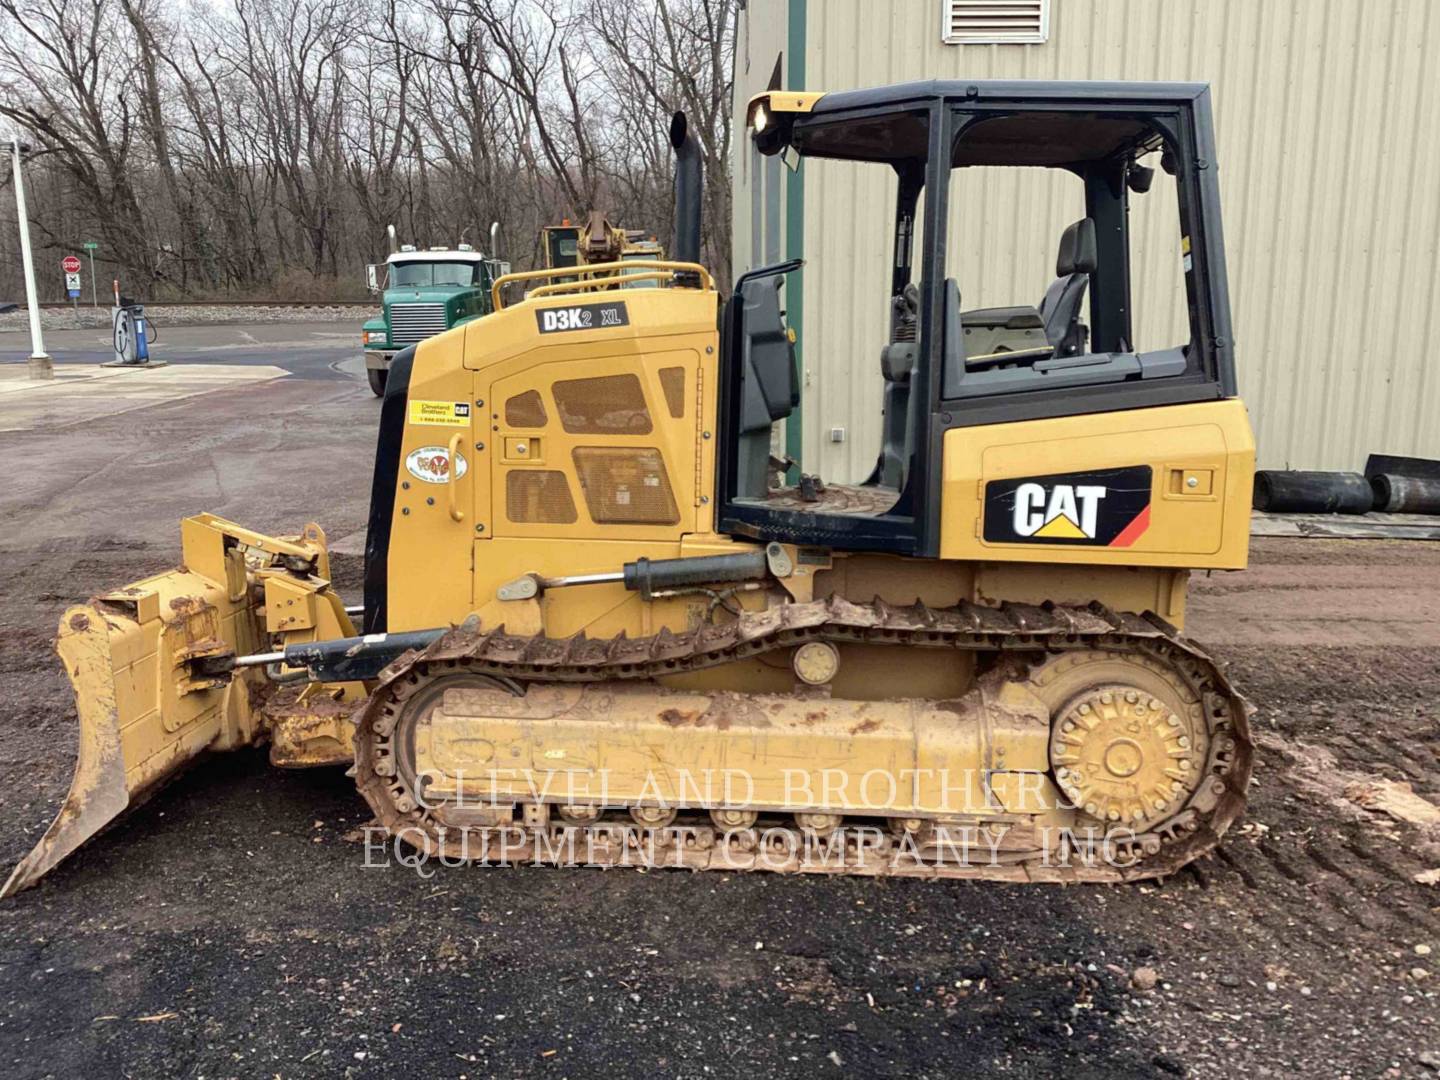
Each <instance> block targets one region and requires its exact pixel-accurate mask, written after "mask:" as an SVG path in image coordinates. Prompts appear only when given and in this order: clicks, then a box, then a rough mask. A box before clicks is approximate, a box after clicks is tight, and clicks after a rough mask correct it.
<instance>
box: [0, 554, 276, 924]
mask: <svg viewBox="0 0 1440 1080" xmlns="http://www.w3.org/2000/svg"><path fill="white" fill-rule="evenodd" d="M240 595H241V597H242V598H241V599H240V600H231V599H230V590H229V588H228V587H227V586H226V585H221V584H217V583H216V582H214V581H212V580H211V579H209V578H207V577H204V576H202V575H199V574H196V573H193V572H190V571H188V570H183V569H181V570H174V571H171V572H169V573H165V574H160V575H157V576H155V577H153V578H149V579H146V580H145V581H142V582H138V583H136V584H135V585H131V586H129V587H127V588H125V589H122V590H120V591H118V592H114V593H108V594H106V595H105V596H104V597H101V598H98V599H96V600H94V601H92V602H91V603H90V604H87V605H84V606H80V607H72V608H70V609H69V610H68V611H66V612H65V614H64V616H63V617H62V618H61V621H60V631H59V635H58V638H57V640H56V645H55V648H56V652H57V653H58V654H59V656H60V659H61V661H62V662H63V663H64V665H65V673H66V675H67V677H68V678H69V679H70V685H71V686H72V688H73V689H74V691H75V710H76V714H77V716H78V720H79V743H78V749H77V753H76V760H75V774H74V777H73V779H72V780H71V783H70V791H69V793H68V794H67V795H66V797H65V801H64V803H63V804H62V805H61V807H60V812H59V813H58V814H56V816H55V820H54V821H53V822H52V823H51V824H50V827H49V828H48V829H47V830H46V831H45V835H44V836H42V837H41V838H40V842H39V843H38V844H36V845H35V847H34V849H33V850H32V851H31V852H30V853H29V854H28V855H26V856H25V858H23V859H21V860H20V862H19V863H18V864H17V865H16V867H15V869H14V870H13V871H12V872H11V874H10V877H9V879H8V880H7V881H6V882H5V887H4V889H3V890H0V897H6V896H11V895H13V894H15V893H17V892H19V891H20V890H22V889H25V888H27V887H29V886H30V885H33V884H35V882H36V881H38V880H39V879H40V878H41V877H43V876H44V875H45V874H46V873H48V872H49V871H50V870H51V869H53V868H54V867H55V866H56V865H57V864H59V863H60V862H61V861H62V860H63V859H65V857H66V856H68V855H69V854H71V853H72V852H73V851H75V850H76V849H77V848H78V847H80V845H81V844H83V843H84V842H85V841H86V840H88V839H89V838H90V837H92V836H94V835H95V834H96V833H97V832H99V831H100V830H101V829H103V828H104V827H105V826H106V825H108V824H109V823H110V822H111V821H113V820H114V819H115V818H116V817H117V816H118V815H120V814H121V813H122V812H124V811H125V809H126V808H127V807H130V806H132V805H134V804H135V803H136V802H137V801H139V800H140V798H141V797H142V796H143V795H145V794H146V793H148V792H149V791H151V790H153V789H154V788H156V787H158V786H159V785H161V784H163V783H164V782H165V781H166V780H168V779H170V778H171V777H172V776H174V775H175V774H176V773H177V772H179V771H180V770H181V769H182V768H184V767H185V765H187V764H188V763H189V762H190V761H191V760H192V759H194V758H195V757H196V756H198V755H199V754H201V753H203V752H205V751H206V750H208V749H211V748H216V749H229V748H231V747H234V746H238V745H242V744H243V743H245V742H248V741H249V736H250V732H251V730H252V727H253V725H252V723H251V720H250V715H251V705H252V690H251V688H250V686H249V684H248V683H247V682H246V681H245V680H244V679H241V678H237V679H235V680H234V681H233V682H231V683H225V682H222V681H221V680H206V679H197V678H196V677H194V676H193V675H192V671H191V664H190V662H191V661H192V660H194V659H195V658H197V657H200V656H205V655H212V654H214V653H217V652H223V651H226V650H230V649H235V648H236V647H240V648H249V647H251V646H252V645H253V643H254V642H253V639H254V636H255V629H254V623H253V612H252V611H251V609H250V605H249V602H248V601H247V600H246V599H244V598H243V597H244V594H243V592H242V593H241V594H240Z"/></svg>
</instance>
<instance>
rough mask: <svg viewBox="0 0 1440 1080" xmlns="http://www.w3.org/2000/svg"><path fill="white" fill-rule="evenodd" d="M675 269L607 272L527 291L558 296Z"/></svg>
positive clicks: (664, 274)
mask: <svg viewBox="0 0 1440 1080" xmlns="http://www.w3.org/2000/svg"><path fill="white" fill-rule="evenodd" d="M673 274H674V271H673V270H642V271H640V273H638V274H607V275H606V276H605V277H597V278H587V279H586V280H584V281H556V282H552V283H551V284H549V285H537V286H536V287H535V288H533V289H531V290H530V291H529V292H528V293H526V294H525V295H526V297H527V298H528V297H531V296H556V295H558V294H560V293H565V292H569V291H571V290H572V289H604V288H607V287H609V286H610V285H613V284H615V283H617V282H621V283H625V284H629V283H630V282H632V281H646V280H648V279H650V278H654V279H656V280H659V279H660V278H667V277H671V276H673Z"/></svg>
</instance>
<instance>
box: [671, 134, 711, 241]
mask: <svg viewBox="0 0 1440 1080" xmlns="http://www.w3.org/2000/svg"><path fill="white" fill-rule="evenodd" d="M670 146H671V147H672V148H673V149H674V151H675V240H674V243H673V245H672V248H671V252H670V257H671V258H672V259H674V260H675V261H676V262H693V263H698V262H699V261H700V205H701V199H702V197H703V196H704V193H705V169H704V166H703V165H701V163H700V147H699V146H697V145H696V142H695V138H694V136H692V135H691V134H690V122H689V121H688V120H687V119H686V117H685V114H684V113H683V112H677V113H676V114H675V115H674V116H673V117H672V118H671V120H670Z"/></svg>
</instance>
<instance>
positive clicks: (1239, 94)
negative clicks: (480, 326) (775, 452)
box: [735, 0, 1440, 479]
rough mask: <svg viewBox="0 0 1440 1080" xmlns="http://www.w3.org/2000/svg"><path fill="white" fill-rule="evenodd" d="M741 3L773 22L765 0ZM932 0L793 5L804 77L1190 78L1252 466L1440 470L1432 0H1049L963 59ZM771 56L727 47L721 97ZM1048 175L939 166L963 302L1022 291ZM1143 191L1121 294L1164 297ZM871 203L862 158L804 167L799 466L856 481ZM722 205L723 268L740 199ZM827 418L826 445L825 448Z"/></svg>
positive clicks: (1436, 50)
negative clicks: (1382, 460) (1036, 23)
mask: <svg viewBox="0 0 1440 1080" xmlns="http://www.w3.org/2000/svg"><path fill="white" fill-rule="evenodd" d="M749 8H750V14H749V16H748V17H749V18H751V19H752V20H757V19H763V20H766V26H767V29H768V28H771V27H773V28H775V30H778V31H780V32H783V12H784V11H785V9H786V4H785V3H784V0H769V2H767V0H751V3H750V5H749ZM941 8H942V5H941V4H940V3H938V2H928V0H925V2H922V0H893V2H889V0H810V2H809V5H808V10H809V30H808V42H807V45H808V47H807V50H806V64H807V72H808V75H807V82H808V84H809V88H811V89H832V90H838V89H844V88H849V87H857V86H873V85H880V84H884V83H891V82H904V81H908V80H912V79H918V78H960V79H963V78H976V79H992V78H1037V79H1160V80H1195V81H1203V82H1209V83H1211V84H1212V87H1213V91H1214V95H1215V107H1216V126H1217V130H1218V137H1219V148H1220V162H1219V165H1220V169H1221V171H1220V184H1221V192H1222V197H1223V207H1224V216H1225V234H1226V241H1227V245H1228V252H1227V255H1228V266H1229V274H1230V289H1231V306H1232V309H1233V312H1234V319H1235V328H1236V341H1237V357H1238V365H1239V369H1240V386H1241V393H1242V394H1243V396H1244V398H1245V400H1246V402H1247V404H1248V405H1249V408H1250V412H1251V416H1252V419H1253V420H1254V423H1255V428H1256V432H1257V437H1258V440H1259V447H1260V458H1261V463H1262V465H1265V466H1269V467H1284V466H1287V465H1288V466H1292V467H1297V468H1358V467H1359V466H1361V465H1363V463H1364V459H1365V455H1366V454H1368V453H1370V452H1371V451H1386V452H1391V453H1410V454H1420V455H1425V456H1430V457H1440V342H1437V335H1440V262H1437V256H1440V251H1437V246H1440V140H1437V137H1436V136H1437V134H1440V69H1437V68H1436V66H1435V65H1434V64H1433V63H1427V57H1430V58H1433V57H1434V56H1436V55H1440V3H1433V2H1428V0H1389V2H1378V0H1264V2H1257V0H1054V2H1053V3H1052V5H1051V15H1050V19H1051V22H1050V38H1049V41H1048V42H1047V43H1045V44H1043V45H965V46H955V45H945V44H943V43H942V42H941ZM783 45H784V43H783V41H777V40H775V39H774V37H773V35H772V34H769V33H767V34H766V36H765V39H764V40H763V41H761V40H759V38H758V36H757V38H756V40H754V41H752V42H750V43H749V46H750V47H753V48H756V49H758V50H759V52H766V55H767V56H768V59H764V60H760V59H756V60H755V61H754V63H753V68H752V70H751V72H750V73H749V76H748V79H747V78H746V77H744V76H741V77H738V78H737V98H740V99H742V100H741V102H740V105H741V107H742V108H743V98H744V97H745V96H746V95H747V94H748V93H750V92H754V91H758V90H760V89H763V87H764V81H765V79H768V77H769V73H770V70H771V66H772V65H773V62H774V52H775V49H776V48H777V47H783ZM767 50H768V52H767ZM757 56H758V53H757ZM755 69H763V71H760V72H758V73H757V71H756V70H755ZM739 75H740V73H739V72H737V76H739ZM744 144H745V140H743V139H742V140H737V145H741V146H743V145H744ZM738 173H739V170H737V175H738ZM1066 179H1068V178H1064V177H1053V178H1046V177H1026V178H1025V179H1024V180H1023V181H1021V182H1019V183H1017V182H1015V181H1013V180H1005V179H1003V178H1000V177H998V176H983V177H979V176H966V177H964V178H963V180H961V179H960V177H959V176H957V180H959V181H960V183H962V184H963V186H964V192H965V201H964V203H963V204H961V203H957V204H956V205H957V206H959V207H960V211H959V213H958V215H957V218H958V220H956V221H954V222H953V225H954V230H955V231H954V235H953V241H952V242H953V245H954V246H953V247H952V256H951V263H950V266H949V268H948V270H949V272H950V273H951V274H954V275H955V276H956V277H957V278H958V279H959V281H960V283H961V287H962V289H963V290H964V291H965V296H964V306H965V307H967V308H970V307H978V306H984V305H989V304H995V303H1006V302H1009V303H1017V302H1028V303H1035V302H1036V301H1038V299H1039V297H1040V296H1041V294H1042V293H1043V291H1044V288H1045V286H1046V285H1047V284H1048V283H1049V281H1050V279H1051V277H1052V276H1053V259H1054V247H1055V243H1056V240H1057V239H1058V236H1059V231H1060V229H1061V228H1063V226H1064V225H1065V224H1066V223H1068V221H1070V220H1073V219H1074V216H1078V215H1076V214H1075V206H1076V203H1075V198H1076V197H1077V196H1075V195H1073V194H1071V193H1067V192H1066V191H1065V190H1064V187H1063V184H1064V182H1065V180H1066ZM1164 179H1165V177H1164V174H1163V173H1162V174H1159V175H1158V176H1157V184H1156V188H1157V190H1156V191H1152V192H1151V193H1150V194H1149V195H1147V196H1145V197H1143V198H1140V199H1137V200H1135V211H1134V213H1135V215H1136V218H1137V220H1136V226H1137V227H1136V229H1135V234H1136V239H1135V243H1136V247H1137V253H1136V255H1137V258H1136V265H1135V270H1134V273H1135V280H1136V282H1137V285H1136V289H1137V294H1139V293H1141V292H1142V290H1148V291H1151V292H1153V293H1154V294H1155V295H1157V296H1162V297H1163V296H1165V295H1167V294H1169V295H1175V296H1178V282H1179V270H1178V252H1177V251H1176V250H1175V248H1174V218H1173V216H1171V212H1170V210H1169V208H1168V207H1167V206H1166V205H1165V204H1164V202H1163V200H1162V199H1157V195H1158V194H1160V192H1159V188H1160V181H1163V180H1164ZM893 196H894V182H893V180H891V179H889V178H888V177H885V176H883V174H881V173H878V172H875V171H874V170H871V169H868V168H866V167H862V166H851V165H838V164H836V163H831V162H825V163H816V162H811V163H807V165H806V200H805V210H806V222H805V227H806V252H805V254H806V257H807V260H808V267H807V273H806V297H805V312H806V315H805V325H804V336H805V353H804V356H805V366H806V399H805V410H806V411H805V417H806V420H805V464H806V468H807V470H811V469H815V468H817V467H818V469H819V470H820V471H822V472H823V473H824V474H826V475H829V476H831V477H832V478H837V479H839V478H843V477H846V476H850V477H854V476H859V475H862V474H863V473H865V472H866V471H867V470H868V468H869V466H870V465H871V464H872V463H873V461H874V456H875V452H876V447H877V445H878V439H879V390H880V379H879V371H878V369H879V353H880V347H881V345H882V344H883V342H884V336H885V332H886V323H885V310H886V308H885V296H884V293H885V267H886V265H887V263H888V255H889V250H888V249H889V243H890V238H889V231H890V225H891V222H890V214H891V210H892V201H893ZM735 205H736V218H737V220H736V230H735V231H736V240H737V248H736V263H737V266H743V265H746V261H747V258H748V245H746V244H744V243H742V242H741V234H742V233H744V234H746V235H747V236H748V229H749V217H748V205H749V203H748V193H741V194H740V196H739V197H737V199H736V201H735ZM742 217H743V218H744V221H743V223H742V221H741V218H742ZM1140 299H1141V297H1140V296H1138V295H1137V306H1138V302H1139V300H1140ZM1178 316H1179V312H1178V311H1177V310H1176V309H1175V307H1174V306H1173V304H1172V305H1167V304H1166V303H1164V302H1157V303H1155V304H1152V305H1151V307H1150V308H1149V309H1147V310H1145V311H1142V312H1140V314H1139V317H1138V319H1137V327H1136V335H1137V339H1138V340H1139V341H1140V343H1141V344H1142V346H1144V347H1154V346H1157V345H1160V344H1165V343H1167V342H1164V341H1162V340H1161V339H1162V338H1163V337H1164V336H1165V334H1166V332H1167V331H1166V330H1165V329H1164V328H1165V327H1166V326H1173V325H1177V319H1178ZM836 426H843V427H845V428H846V429H847V437H846V441H845V442H844V443H839V444H835V443H831V442H830V441H829V438H828V432H829V430H830V429H831V428H832V427H836Z"/></svg>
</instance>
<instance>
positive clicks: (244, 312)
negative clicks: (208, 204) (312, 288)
mask: <svg viewBox="0 0 1440 1080" xmlns="http://www.w3.org/2000/svg"><path fill="white" fill-rule="evenodd" d="M107 303H108V302H107ZM145 314H146V316H147V317H148V318H150V319H151V320H152V321H153V322H154V323H155V326H156V328H157V329H161V328H164V327H167V326H219V325H224V324H228V323H285V322H325V321H333V322H359V321H362V320H364V319H368V318H370V316H371V315H378V314H380V305H379V304H378V303H374V304H318V303H317V304H306V305H305V306H304V307H290V306H288V305H287V306H284V307H276V306H272V305H270V304H244V305H235V306H231V305H228V304H226V305H220V304H216V305H210V304H193V305H192V304H183V305H176V304H146V305H145ZM40 325H41V327H42V328H43V329H45V330H76V329H83V330H89V329H96V328H99V329H104V328H106V327H108V326H109V325H110V308H109V307H108V306H103V307H99V308H92V307H90V306H89V305H87V304H82V305H80V307H78V308H76V309H74V310H72V309H70V308H42V309H41V311H40ZM29 329H30V317H29V315H28V314H27V312H26V310H25V306H24V304H21V305H20V307H19V309H18V310H16V311H11V312H7V313H6V314H4V315H0V331H5V330H27V331H28V330H29ZM27 345H28V342H27Z"/></svg>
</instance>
